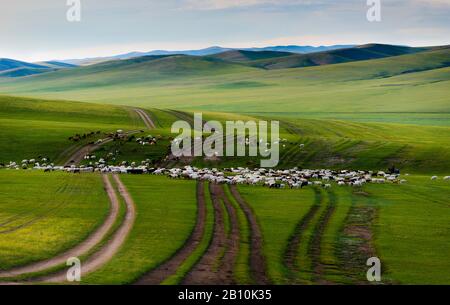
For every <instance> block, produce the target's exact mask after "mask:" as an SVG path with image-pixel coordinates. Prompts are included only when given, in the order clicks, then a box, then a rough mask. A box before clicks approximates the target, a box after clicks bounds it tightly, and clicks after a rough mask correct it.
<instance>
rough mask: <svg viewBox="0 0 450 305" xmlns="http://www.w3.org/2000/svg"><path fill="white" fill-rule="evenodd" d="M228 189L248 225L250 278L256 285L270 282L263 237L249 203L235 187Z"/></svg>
mask: <svg viewBox="0 0 450 305" xmlns="http://www.w3.org/2000/svg"><path fill="white" fill-rule="evenodd" d="M230 190H231V194H232V195H233V197H234V199H235V200H236V201H237V203H238V204H239V206H240V207H241V209H242V210H243V211H244V214H245V216H246V218H247V221H248V223H249V225H250V243H251V244H250V270H251V273H252V278H253V279H254V281H255V283H256V284H258V285H267V284H269V283H270V280H269V278H268V276H267V264H266V259H265V257H264V255H263V238H262V233H261V229H260V227H259V224H258V221H257V219H256V217H255V215H254V214H253V211H252V209H251V207H250V206H249V204H248V203H247V202H246V201H245V200H244V198H242V196H241V194H240V193H239V191H238V189H237V187H236V186H235V185H232V186H231V187H230Z"/></svg>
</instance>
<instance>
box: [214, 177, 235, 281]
mask: <svg viewBox="0 0 450 305" xmlns="http://www.w3.org/2000/svg"><path fill="white" fill-rule="evenodd" d="M213 187H214V188H216V189H217V192H218V193H219V195H220V197H221V198H222V201H223V203H224V204H225V207H226V210H227V213H228V216H229V221H230V230H229V234H228V240H227V246H226V251H225V253H224V256H223V258H222V264H221V265H220V266H219V272H220V273H221V274H223V275H224V276H225V277H224V280H225V282H224V283H223V284H236V282H235V279H234V276H233V274H234V266H235V265H236V260H237V257H238V253H239V243H240V232H239V230H240V228H239V219H238V215H237V211H236V209H235V208H234V206H233V205H232V204H231V202H230V200H229V199H228V197H227V195H226V194H225V192H224V189H223V186H222V185H217V184H215V185H213Z"/></svg>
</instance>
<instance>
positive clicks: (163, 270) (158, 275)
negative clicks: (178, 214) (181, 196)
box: [135, 182, 206, 285]
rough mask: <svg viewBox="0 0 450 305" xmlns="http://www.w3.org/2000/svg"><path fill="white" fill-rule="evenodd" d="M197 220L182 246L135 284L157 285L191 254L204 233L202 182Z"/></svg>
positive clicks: (200, 183) (203, 191)
mask: <svg viewBox="0 0 450 305" xmlns="http://www.w3.org/2000/svg"><path fill="white" fill-rule="evenodd" d="M197 209H198V210H197V222H196V225H195V228H194V230H193V231H192V234H191V236H190V237H189V239H188V240H187V241H186V243H185V244H184V245H183V247H182V248H181V249H180V250H179V251H178V252H177V253H176V254H175V255H174V256H173V257H171V258H170V259H169V260H168V261H166V262H165V263H163V264H161V265H160V266H158V267H157V268H156V269H154V270H152V271H150V272H149V273H147V274H145V275H144V276H143V277H142V278H141V279H139V280H138V281H137V282H136V283H135V284H136V285H157V284H160V283H161V282H163V281H164V280H165V279H166V278H168V277H169V276H171V275H173V274H175V273H176V271H177V269H178V268H179V267H180V266H181V264H182V263H183V262H184V261H185V260H186V259H187V258H188V257H189V255H191V254H192V252H193V251H194V250H195V249H196V247H197V246H198V244H199V243H200V241H201V239H202V237H203V234H204V233H205V223H206V203H205V188H204V183H203V182H199V183H198V184H197Z"/></svg>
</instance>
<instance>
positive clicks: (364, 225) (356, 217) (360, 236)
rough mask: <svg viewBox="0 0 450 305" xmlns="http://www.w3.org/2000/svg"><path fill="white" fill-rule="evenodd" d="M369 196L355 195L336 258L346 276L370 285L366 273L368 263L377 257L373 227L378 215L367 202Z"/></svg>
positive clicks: (340, 237)
mask: <svg viewBox="0 0 450 305" xmlns="http://www.w3.org/2000/svg"><path fill="white" fill-rule="evenodd" d="M366 196H368V194H365V193H353V196H352V206H351V207H350V210H349V212H348V214H347V216H346V219H345V222H344V225H343V227H342V230H341V233H340V236H339V238H338V247H337V249H336V256H337V257H338V259H339V262H340V267H341V269H343V270H345V274H346V276H347V277H348V278H349V279H350V280H351V281H352V282H354V283H356V284H368V282H367V279H366V277H365V276H366V274H365V271H366V270H367V266H366V261H367V259H368V258H370V257H377V251H376V248H375V245H374V238H373V235H374V233H373V229H372V227H373V225H374V222H375V220H376V218H377V215H378V210H377V208H376V207H375V206H372V205H369V204H368V202H367V200H368V199H367V198H365V197H366Z"/></svg>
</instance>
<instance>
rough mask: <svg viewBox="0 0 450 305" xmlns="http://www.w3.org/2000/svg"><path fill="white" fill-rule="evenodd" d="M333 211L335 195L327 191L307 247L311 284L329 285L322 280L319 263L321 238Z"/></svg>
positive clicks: (322, 271) (321, 270)
mask: <svg viewBox="0 0 450 305" xmlns="http://www.w3.org/2000/svg"><path fill="white" fill-rule="evenodd" d="M335 210H336V198H335V195H334V193H333V192H332V191H328V203H327V206H326V208H325V210H324V211H323V213H322V214H321V215H320V218H319V220H318V222H317V223H316V226H315V228H314V233H313V236H312V238H311V240H310V242H309V247H308V255H309V256H310V258H311V263H312V269H313V277H312V280H313V282H315V283H319V284H329V282H328V281H326V280H324V278H323V274H324V269H325V266H324V265H323V264H322V261H321V254H322V238H323V234H324V232H325V229H326V227H327V225H328V223H329V221H330V219H331V216H332V215H333V213H334V211H335Z"/></svg>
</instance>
